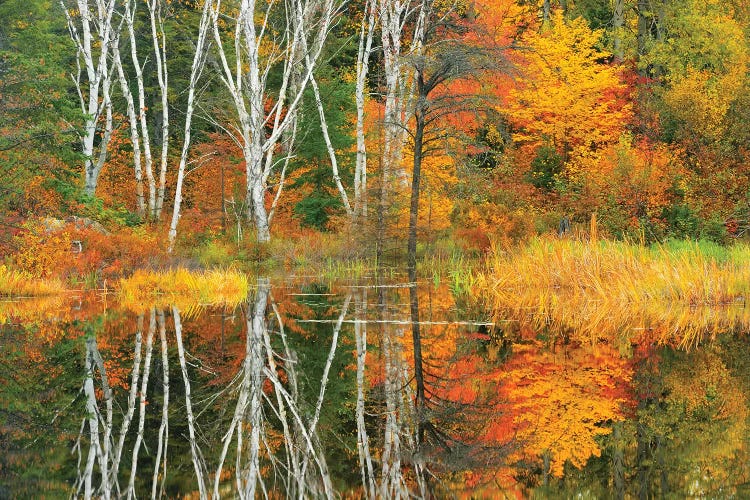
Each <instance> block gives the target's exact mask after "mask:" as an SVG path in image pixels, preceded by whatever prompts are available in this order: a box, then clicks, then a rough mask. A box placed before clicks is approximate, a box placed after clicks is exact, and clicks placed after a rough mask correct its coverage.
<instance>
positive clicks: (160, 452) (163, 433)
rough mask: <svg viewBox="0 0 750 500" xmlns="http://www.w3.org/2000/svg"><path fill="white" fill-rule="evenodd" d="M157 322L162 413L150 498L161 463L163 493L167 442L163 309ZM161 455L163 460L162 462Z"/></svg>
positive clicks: (167, 357)
mask: <svg viewBox="0 0 750 500" xmlns="http://www.w3.org/2000/svg"><path fill="white" fill-rule="evenodd" d="M156 318H157V322H158V324H159V339H160V340H161V369H162V393H163V396H162V414H161V423H160V424H159V438H158V441H159V444H158V445H157V449H156V460H155V465H154V477H153V481H152V483H151V498H156V496H157V495H156V489H157V486H158V484H159V466H160V465H161V464H162V463H163V470H162V478H161V481H162V483H161V484H162V489H161V490H160V493H159V497H161V496H162V495H163V493H164V483H165V482H166V480H167V443H168V442H169V437H168V436H169V348H168V345H167V327H166V321H165V320H164V311H162V310H159V312H158V313H157V316H156ZM162 457H164V460H163V462H162Z"/></svg>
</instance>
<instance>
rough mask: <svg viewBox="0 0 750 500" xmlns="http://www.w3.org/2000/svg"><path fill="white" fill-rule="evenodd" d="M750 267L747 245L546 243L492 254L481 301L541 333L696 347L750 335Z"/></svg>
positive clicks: (499, 315) (550, 240) (479, 285)
mask: <svg viewBox="0 0 750 500" xmlns="http://www.w3.org/2000/svg"><path fill="white" fill-rule="evenodd" d="M748 262H750V247H747V246H740V245H738V246H736V247H730V248H726V249H724V248H721V247H717V246H715V245H710V244H699V243H675V244H671V245H667V246H657V247H650V248H648V247H642V246H638V245H632V244H628V243H621V242H611V241H597V242H593V243H589V242H581V241H572V240H560V239H554V238H539V239H535V240H533V241H531V242H530V243H529V244H528V245H526V246H525V247H523V248H521V249H519V250H518V251H516V252H514V253H509V252H505V251H498V252H495V254H494V256H493V257H492V259H491V262H490V264H489V269H490V271H489V272H487V273H484V274H481V275H480V276H479V277H478V279H477V286H476V287H475V289H474V294H475V295H476V296H477V297H481V298H483V299H484V300H485V301H487V302H488V304H489V306H490V307H491V308H492V309H493V311H494V312H495V314H496V316H497V318H498V319H513V320H517V321H520V322H521V323H522V324H527V325H531V326H532V327H533V328H535V329H537V330H541V329H544V330H546V331H548V332H551V333H554V332H565V333H566V334H568V335H574V336H576V337H579V338H580V339H588V340H596V339H599V338H614V336H617V335H622V334H625V335H626V338H627V339H630V340H631V341H633V340H636V339H637V338H639V337H640V336H642V335H645V336H647V338H650V339H652V340H654V341H658V342H671V343H677V344H681V345H683V346H689V345H692V344H695V343H697V342H699V341H700V340H701V339H703V338H704V337H705V336H706V335H714V334H716V333H719V332H722V331H728V330H732V329H736V328H741V327H747V326H750V311H748V310H747V309H746V308H745V307H744V305H745V299H746V298H747V297H748V293H749V292H750V266H748V265H747V263H748ZM620 338H622V337H620Z"/></svg>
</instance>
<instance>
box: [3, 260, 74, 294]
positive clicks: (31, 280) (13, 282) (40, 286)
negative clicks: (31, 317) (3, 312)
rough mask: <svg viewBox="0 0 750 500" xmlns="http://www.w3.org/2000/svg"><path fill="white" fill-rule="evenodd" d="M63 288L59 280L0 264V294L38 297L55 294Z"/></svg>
mask: <svg viewBox="0 0 750 500" xmlns="http://www.w3.org/2000/svg"><path fill="white" fill-rule="evenodd" d="M64 290H65V287H64V286H63V284H62V282H61V281H59V280H56V279H41V278H35V277H33V276H32V275H31V274H29V273H27V272H24V271H19V270H15V269H10V268H8V267H6V266H4V265H0V296H6V297H32V296H33V297H39V296H45V295H55V294H58V293H62V292H63V291H64Z"/></svg>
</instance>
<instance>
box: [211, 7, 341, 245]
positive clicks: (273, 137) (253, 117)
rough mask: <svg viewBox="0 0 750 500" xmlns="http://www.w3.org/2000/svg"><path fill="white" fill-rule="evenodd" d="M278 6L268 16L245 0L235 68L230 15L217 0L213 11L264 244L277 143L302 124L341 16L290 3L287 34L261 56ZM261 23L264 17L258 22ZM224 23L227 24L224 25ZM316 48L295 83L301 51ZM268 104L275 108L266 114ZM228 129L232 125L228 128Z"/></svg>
mask: <svg viewBox="0 0 750 500" xmlns="http://www.w3.org/2000/svg"><path fill="white" fill-rule="evenodd" d="M277 5H278V6H280V5H281V4H275V3H273V2H271V3H269V4H266V10H265V12H256V1H255V0H241V2H240V6H239V10H238V11H237V13H236V14H234V15H233V19H234V22H235V23H236V24H235V31H234V54H235V56H236V57H235V59H236V62H235V64H234V68H233V67H232V65H231V64H230V63H229V60H228V56H227V53H226V50H225V48H224V42H223V40H222V35H221V29H220V26H221V25H222V24H223V23H224V22H225V19H226V15H228V14H226V15H225V14H224V13H220V10H221V1H220V0H217V2H216V5H215V7H214V9H213V16H212V17H213V25H214V40H215V42H216V46H217V47H218V55H219V57H220V60H221V67H222V75H221V79H222V82H223V83H224V85H225V86H226V88H227V90H228V91H229V94H230V96H231V98H232V102H233V103H234V107H235V111H236V113H237V122H238V123H237V125H236V127H235V130H237V135H236V136H235V137H234V139H235V141H236V142H237V143H238V144H241V145H242V151H243V155H244V157H245V175H246V188H247V189H246V194H247V202H248V219H250V220H252V221H253V222H254V223H255V229H256V239H257V241H258V242H267V241H269V240H270V238H271V235H270V227H269V226H270V224H269V213H268V211H267V209H266V206H265V203H266V201H265V196H266V191H267V189H268V178H269V176H270V175H271V173H272V172H273V169H274V165H275V161H274V159H273V156H274V152H275V149H276V145H277V144H278V142H279V140H280V139H281V137H282V135H283V134H284V133H285V131H286V130H287V129H288V128H289V127H291V126H292V124H293V123H294V122H295V120H296V111H297V109H298V107H299V104H300V102H301V99H302V95H303V92H304V90H305V88H306V87H307V84H308V83H309V82H310V79H311V77H312V70H313V69H314V67H315V65H316V64H317V63H318V61H319V58H320V54H321V51H322V48H323V42H324V41H325V39H326V36H327V35H328V30H329V28H330V25H331V21H332V20H333V18H334V16H335V15H336V14H337V10H336V9H335V8H334V7H335V5H334V0H294V1H292V2H289V3H287V4H285V5H284V7H285V10H284V11H283V12H281V13H280V14H283V15H285V16H286V17H285V22H286V29H284V30H281V31H282V32H284V36H283V37H282V38H281V39H275V40H273V42H271V41H269V42H268V44H269V46H270V47H272V49H271V51H270V53H264V54H263V55H261V50H260V47H261V46H262V45H265V44H266V37H268V36H273V32H274V29H273V27H272V26H269V25H268V22H269V19H271V18H272V17H275V14H276V12H275V11H273V12H272V9H273V7H275V6H277ZM257 19H261V21H260V23H259V24H258V22H257ZM220 20H221V22H220ZM305 47H307V48H310V50H309V52H308V53H307V54H306V55H305V56H304V57H309V64H308V65H307V68H306V70H305V72H304V73H303V74H302V75H301V79H300V81H299V82H296V81H295V82H294V85H292V84H291V80H292V78H293V75H294V73H295V71H298V70H299V67H298V63H299V61H300V60H302V56H300V52H302V51H304V48H305ZM279 64H280V65H281V85H280V87H279V89H278V91H276V92H273V91H272V89H269V88H268V86H267V76H268V73H269V72H270V71H271V68H272V67H274V66H276V67H278V65H279ZM267 101H272V102H273V106H272V108H271V109H270V110H269V112H268V113H266V110H265V106H266V104H267ZM225 128H226V127H225Z"/></svg>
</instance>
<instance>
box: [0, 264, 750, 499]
mask: <svg viewBox="0 0 750 500" xmlns="http://www.w3.org/2000/svg"><path fill="white" fill-rule="evenodd" d="M405 281H406V280H405V279H399V278H398V277H392V278H391V279H390V280H388V281H387V282H381V283H380V284H376V283H375V281H374V280H368V279H362V280H357V281H337V282H330V281H327V280H322V279H319V278H316V277H299V276H296V277H284V278H278V279H277V278H274V279H273V280H271V279H268V278H265V277H260V278H257V279H256V280H255V281H254V282H253V283H254V286H253V289H252V291H251V293H250V296H249V297H248V299H247V301H246V302H245V303H243V304H240V305H238V306H237V307H234V308H232V309H214V308H210V307H202V306H200V305H194V306H192V307H185V306H184V305H183V306H181V307H176V306H171V307H155V306H151V305H149V304H143V305H141V306H139V307H132V306H131V307H130V308H128V309H126V308H123V307H120V306H119V305H118V303H117V299H116V297H114V296H111V295H110V296H103V295H97V294H92V295H88V296H76V297H66V298H53V299H44V300H28V301H20V302H19V301H16V302H4V303H1V304H0V325H2V326H0V450H3V451H2V452H0V498H36V497H45V498H59V497H71V496H72V497H76V498H79V497H81V498H91V497H96V498H134V497H140V498H148V497H152V498H154V497H159V498H162V497H167V498H174V497H190V498H208V497H213V498H234V497H240V498H255V497H263V498H282V497H298V498H332V497H345V498H397V497H400V498H407V497H418V498H445V497H448V498H504V497H507V498H528V497H541V498H545V497H549V498H564V497H577V498H654V497H667V498H670V497H675V498H683V497H707V498H748V497H750V457H749V456H748V446H749V445H750V433H749V432H748V396H749V392H748V391H750V349H748V348H749V347H750V345H749V344H750V343H749V342H748V339H747V336H746V335H745V332H744V331H742V330H741V329H740V330H737V331H734V332H725V333H724V334H719V335H716V336H714V337H713V338H712V339H711V340H710V341H709V340H706V341H704V342H702V343H700V344H699V345H698V346H694V347H693V348H692V349H690V350H685V349H680V348H678V347H677V346H670V345H663V344H661V343H659V342H649V341H648V338H647V336H643V335H641V336H640V337H639V339H640V340H639V343H638V344H634V343H631V342H629V341H627V340H624V339H622V338H620V339H610V340H606V339H598V340H597V341H595V342H591V341H589V342H579V341H576V340H574V339H575V335H570V332H553V331H549V330H547V331H533V330H531V329H529V328H526V327H522V326H519V323H518V322H516V321H514V320H513V318H508V319H507V320H503V319H501V320H496V321H494V322H493V321H491V320H490V318H497V315H496V314H492V311H486V310H484V309H483V308H482V307H481V306H480V305H478V304H477V303H475V302H474V301H472V300H469V299H467V298H466V297H463V296H461V295H456V294H454V293H452V292H451V290H450V288H449V287H448V286H447V285H446V284H445V283H442V284H441V283H432V282H429V283H428V282H424V283H419V286H418V287H416V288H414V289H412V288H411V287H409V286H408V284H407V283H405ZM415 292H416V293H415Z"/></svg>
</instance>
